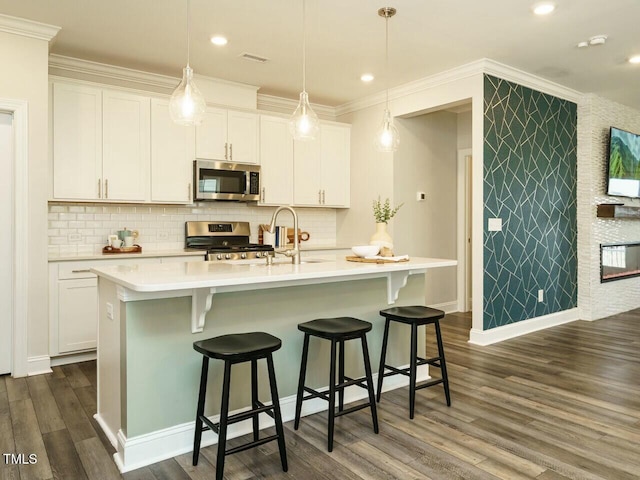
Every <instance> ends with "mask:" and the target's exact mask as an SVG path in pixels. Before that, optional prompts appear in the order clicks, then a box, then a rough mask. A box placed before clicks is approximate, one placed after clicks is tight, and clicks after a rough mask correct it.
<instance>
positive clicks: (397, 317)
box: [377, 306, 451, 419]
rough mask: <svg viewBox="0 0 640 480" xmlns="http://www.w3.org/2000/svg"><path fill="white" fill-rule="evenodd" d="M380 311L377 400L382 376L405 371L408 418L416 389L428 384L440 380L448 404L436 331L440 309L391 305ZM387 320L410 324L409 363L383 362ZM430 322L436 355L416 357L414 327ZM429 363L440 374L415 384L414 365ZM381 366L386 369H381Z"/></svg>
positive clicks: (403, 373) (387, 328)
mask: <svg viewBox="0 0 640 480" xmlns="http://www.w3.org/2000/svg"><path fill="white" fill-rule="evenodd" d="M380 315H382V316H384V317H385V325H384V337H383V339H382V351H381V354H380V369H379V370H378V391H377V401H378V402H379V401H380V397H381V395H382V382H383V379H384V377H389V376H392V375H398V374H400V375H407V376H408V377H409V418H411V419H413V417H414V415H415V404H416V390H420V389H422V388H426V387H431V386H433V385H437V384H439V383H442V384H443V386H444V394H445V397H446V400H447V406H451V394H450V392H449V377H448V375H447V364H446V361H445V358H444V346H443V344H442V334H441V331H440V322H439V319H440V318H443V317H444V312H442V311H440V310H436V309H433V308H429V307H422V306H416V307H393V308H390V309H387V310H382V311H381V312H380ZM391 321H396V322H399V323H404V324H407V325H409V326H410V327H411V345H410V358H409V367H407V368H396V367H393V366H391V365H387V364H386V356H387V342H388V338H389V324H390V322H391ZM429 324H433V325H434V327H435V331H436V341H437V345H438V356H437V357H432V358H420V357H419V356H418V327H419V326H420V325H429ZM426 364H428V365H431V366H433V367H437V368H440V371H441V373H442V378H439V379H436V380H431V381H428V382H425V383H422V384H420V385H416V382H417V379H416V376H417V368H418V365H426ZM385 370H390V371H389V372H386V373H385Z"/></svg>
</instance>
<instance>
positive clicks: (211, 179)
mask: <svg viewBox="0 0 640 480" xmlns="http://www.w3.org/2000/svg"><path fill="white" fill-rule="evenodd" d="M193 184H194V185H195V186H196V188H195V189H194V198H193V199H194V200H195V201H203V200H233V201H239V202H257V201H258V200H259V198H260V165H249V164H246V163H230V162H216V161H211V160H195V161H194V162H193Z"/></svg>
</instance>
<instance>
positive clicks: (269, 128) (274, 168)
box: [260, 115, 293, 205]
mask: <svg viewBox="0 0 640 480" xmlns="http://www.w3.org/2000/svg"><path fill="white" fill-rule="evenodd" d="M260 183H261V191H260V205H290V204H292V203H293V137H292V136H291V133H289V122H288V121H287V120H286V119H284V118H278V117H268V116H265V115H261V116H260Z"/></svg>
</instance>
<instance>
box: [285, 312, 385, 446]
mask: <svg viewBox="0 0 640 480" xmlns="http://www.w3.org/2000/svg"><path fill="white" fill-rule="evenodd" d="M336 322H337V324H338V325H339V327H341V328H342V329H343V330H344V331H339V332H336V331H333V328H335V327H336ZM340 322H343V323H344V324H343V325H340ZM327 323H328V324H329V328H327V330H323V329H322V327H323V326H327ZM298 328H299V329H300V330H302V331H304V332H305V333H304V342H303V346H302V361H301V364H300V377H299V379H298V390H297V395H296V417H295V421H294V429H295V430H297V429H298V427H299V426H300V416H301V412H302V402H303V401H304V400H308V399H310V398H322V399H324V400H327V401H328V403H329V410H328V413H327V430H328V432H327V450H328V451H329V452H331V451H333V436H334V429H335V418H336V417H339V416H341V415H346V414H348V413H352V412H355V411H357V410H361V409H363V408H367V407H369V408H370V409H371V417H372V420H373V430H374V432H375V433H378V431H379V429H378V413H377V409H376V401H375V392H374V388H373V375H372V372H371V364H370V359H369V350H368V347H367V339H366V332H368V331H369V330H371V324H370V323H367V322H363V321H362V320H358V319H352V318H348V317H345V318H340V319H322V320H313V321H311V322H307V323H305V324H300V325H298ZM307 330H308V331H307ZM311 335H314V336H318V337H320V338H324V339H326V340H329V341H331V361H330V365H329V391H328V392H319V391H317V390H314V389H312V388H309V387H306V386H305V378H306V370H307V360H308V356H309V338H310V336H311ZM358 338H359V339H360V341H361V344H362V355H363V360H364V369H365V377H363V378H358V379H353V378H350V377H348V376H346V375H345V360H344V342H345V340H354V339H358ZM336 354H337V365H336ZM336 370H337V374H338V383H336ZM365 383H366V385H365ZM350 385H358V386H359V387H362V388H366V389H367V394H368V397H369V401H368V402H367V403H364V404H360V405H356V406H354V407H350V408H347V409H345V408H344V389H345V388H346V387H348V386H350ZM336 392H337V393H338V408H337V412H336ZM305 393H308V394H309V395H308V396H306V397H305V396H304V394H305Z"/></svg>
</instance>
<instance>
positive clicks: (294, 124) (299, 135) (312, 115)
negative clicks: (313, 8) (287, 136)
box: [289, 0, 320, 140]
mask: <svg viewBox="0 0 640 480" xmlns="http://www.w3.org/2000/svg"><path fill="white" fill-rule="evenodd" d="M306 55H307V24H306V8H305V0H302V92H300V102H299V103H298V107H297V108H296V109H295V111H294V112H293V115H291V119H290V120H289V130H290V131H291V135H293V138H294V140H313V139H315V138H316V134H317V133H318V129H319V128H320V122H319V120H318V115H316V112H314V111H313V109H312V108H311V105H310V104H309V95H308V94H307V91H306V73H307V72H306V70H307V58H306Z"/></svg>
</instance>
